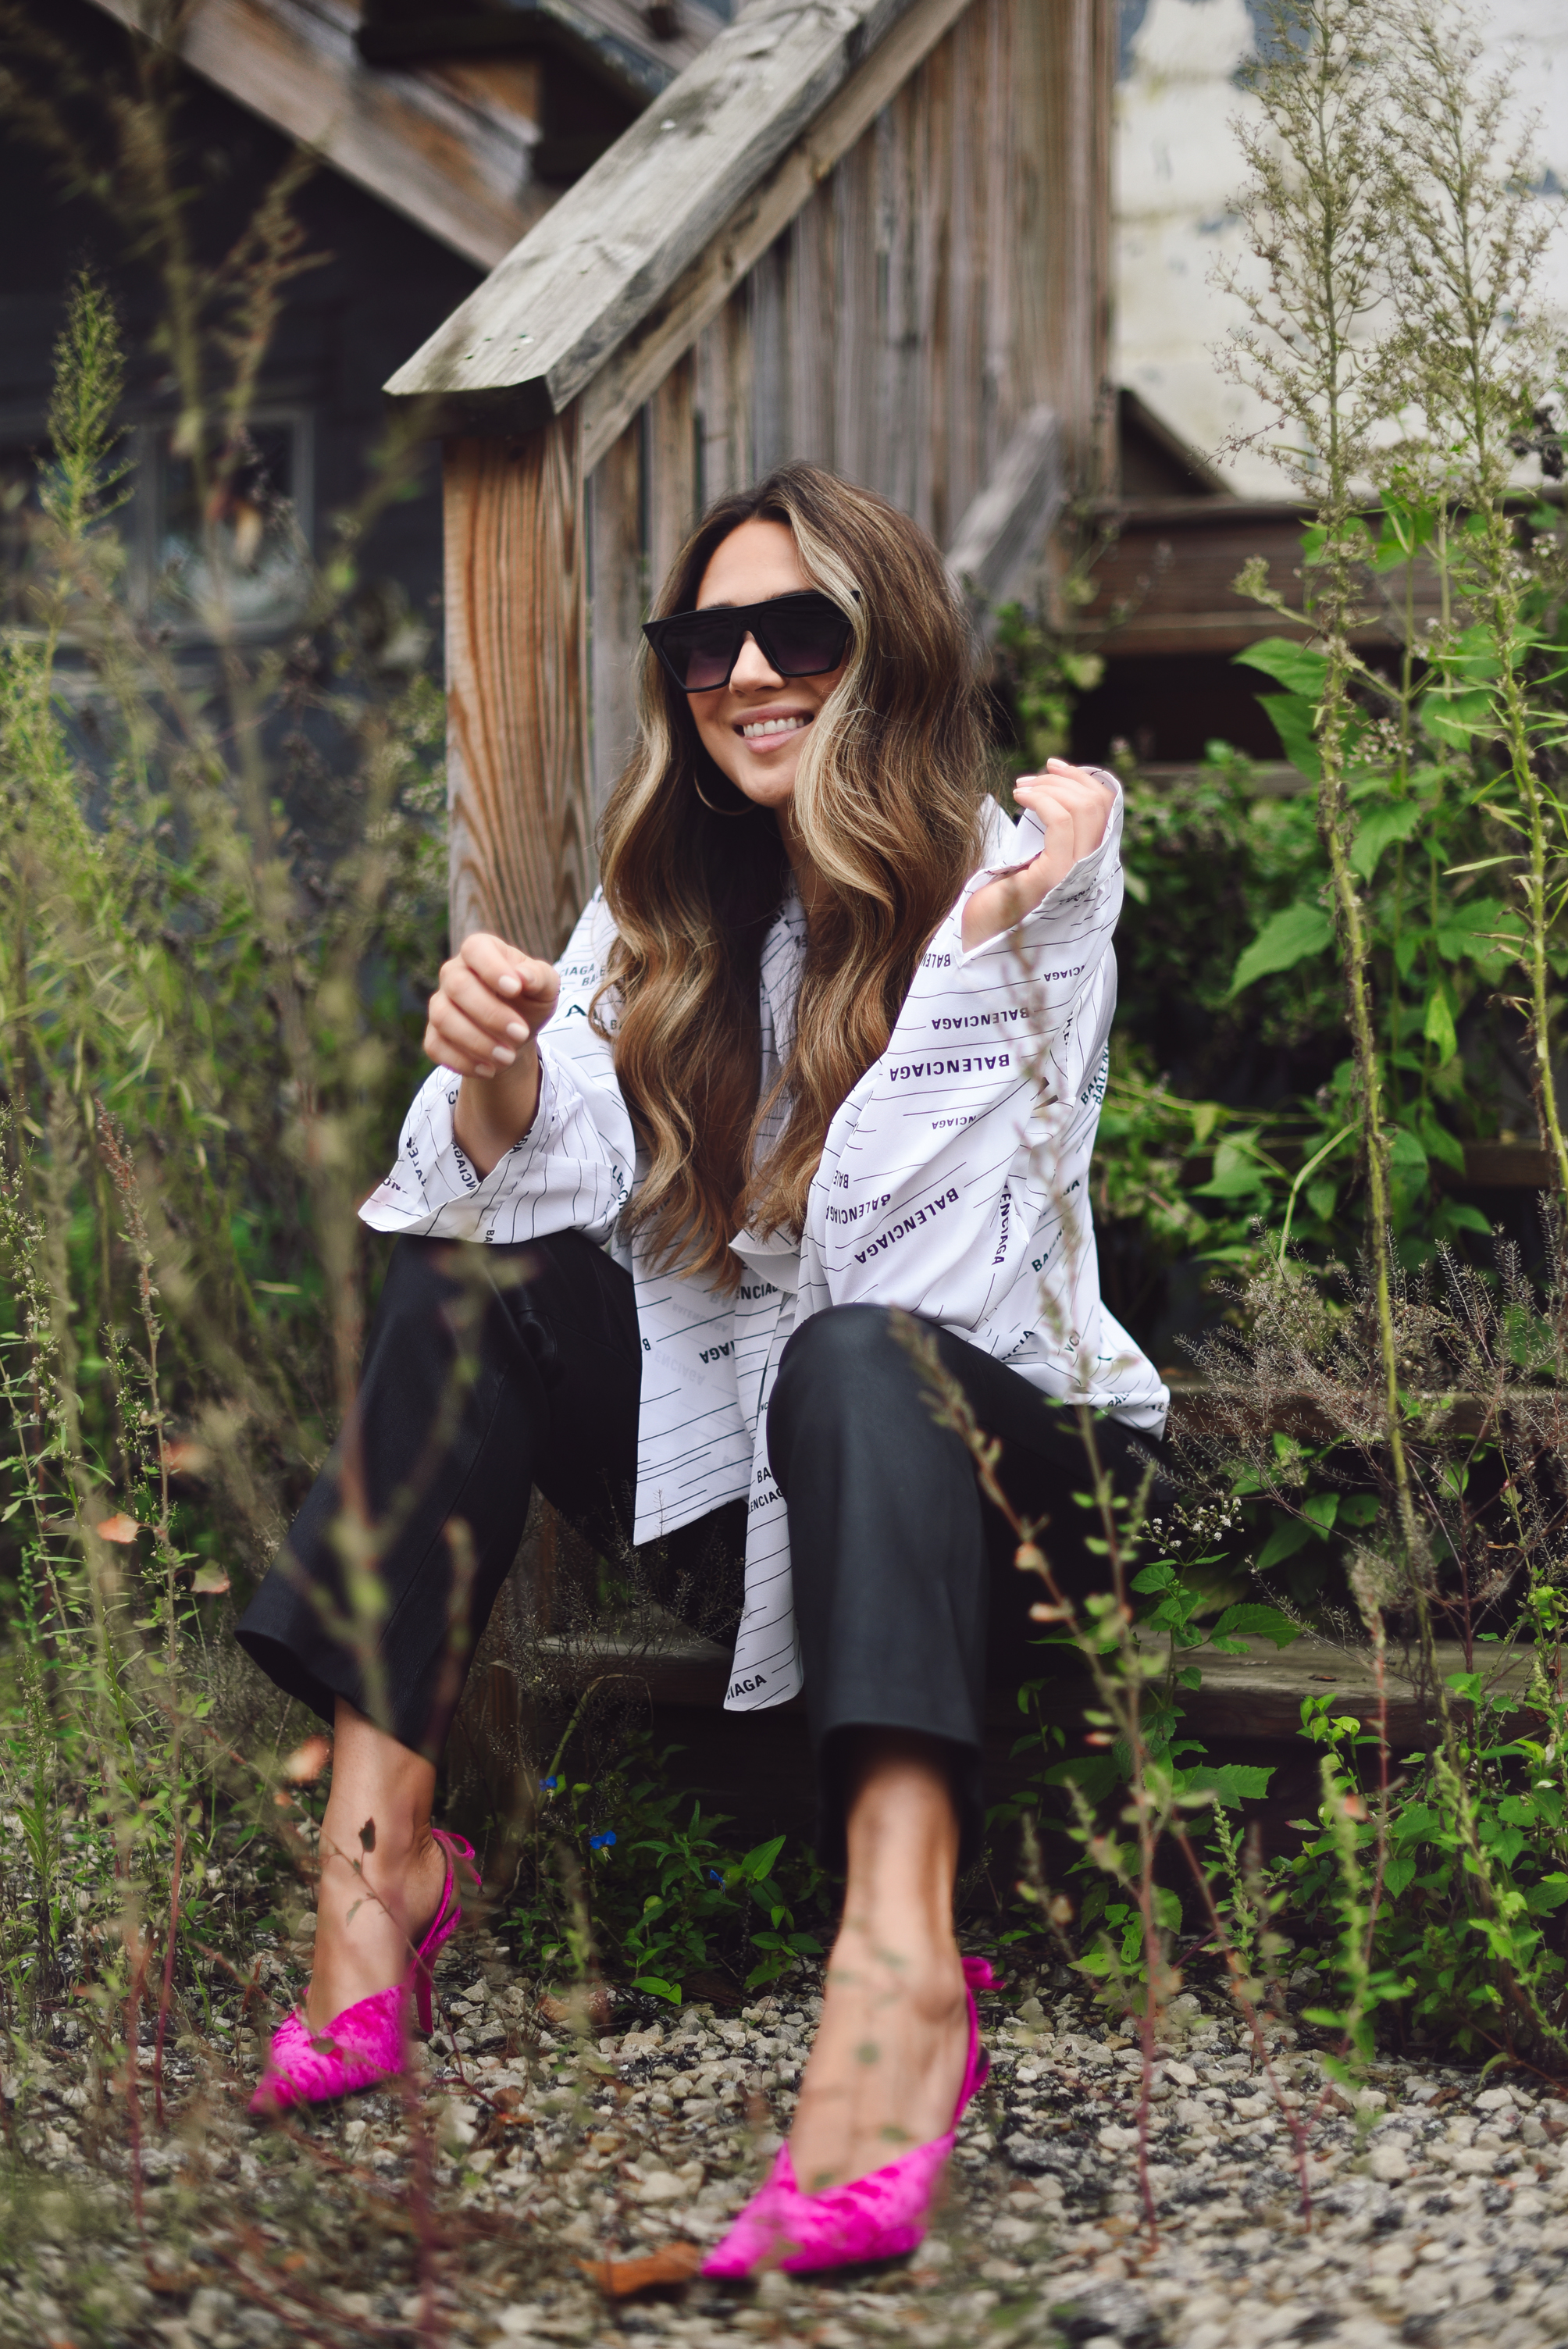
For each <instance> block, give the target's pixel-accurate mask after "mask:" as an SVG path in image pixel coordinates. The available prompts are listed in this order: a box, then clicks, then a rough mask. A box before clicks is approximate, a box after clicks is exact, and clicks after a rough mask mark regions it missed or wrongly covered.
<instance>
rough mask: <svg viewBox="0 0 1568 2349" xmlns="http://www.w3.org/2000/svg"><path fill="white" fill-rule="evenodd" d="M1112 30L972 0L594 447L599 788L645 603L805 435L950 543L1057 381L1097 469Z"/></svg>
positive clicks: (591, 487) (620, 736)
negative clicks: (639, 403)
mask: <svg viewBox="0 0 1568 2349" xmlns="http://www.w3.org/2000/svg"><path fill="white" fill-rule="evenodd" d="M1110 36H1111V14H1110V11H1109V9H1108V8H1107V7H1106V6H1105V5H1103V0H971V5H969V6H968V7H967V8H966V9H965V12H964V13H963V15H962V16H959V17H958V19H957V21H956V23H954V26H952V28H951V30H950V31H948V32H947V33H946V34H945V35H944V37H943V38H942V39H941V40H940V41H939V42H938V43H937V45H936V47H934V49H932V50H931V52H930V54H929V55H928V56H927V57H925V58H924V60H923V63H921V64H920V65H919V66H918V67H917V68H916V69H915V71H914V72H913V74H912V75H911V76H910V77H909V78H908V79H907V80H906V81H905V82H904V83H903V87H902V88H899V89H898V90H897V91H896V92H895V93H894V95H893V96H892V98H891V99H890V100H889V102H888V103H887V104H886V105H884V106H883V107H882V109H881V111H880V112H879V113H878V114H877V115H876V116H875V118H874V119H873V120H872V122H871V123H870V125H869V127H868V128H867V129H865V130H864V131H863V132H862V133H861V136H860V137H859V139H858V140H856V142H855V143H854V144H853V145H852V146H851V148H850V149H849V150H848V151H847V152H846V153H845V154H843V155H842V156H841V158H840V160H838V161H837V162H836V163H835V164H834V165H833V167H832V169H831V170H830V171H828V172H827V173H826V174H825V176H823V177H822V179H821V180H820V181H819V183H818V185H817V187H816V190H815V192H814V193H812V194H811V195H810V197H809V198H808V200H807V202H805V204H804V206H803V207H802V209H800V210H799V212H797V213H796V215H795V217H794V218H793V219H792V220H791V221H790V222H789V225H788V226H787V227H786V228H785V229H784V231H783V233H781V234H780V235H779V237H778V238H777V239H776V240H775V241H774V243H772V244H771V245H770V246H769V248H768V250H767V251H766V252H765V253H763V254H762V255H761V258H760V259H759V260H758V261H757V263H756V264H754V265H753V267H752V268H751V269H750V271H749V272H748V274H747V275H746V276H745V277H744V278H742V280H741V281H740V283H739V284H738V285H737V286H736V288H735V291H734V292H733V293H732V294H731V295H730V296H729V298H728V300H727V302H726V303H725V304H724V305H723V307H722V308H721V309H720V310H719V311H718V313H717V316H714V317H712V318H711V319H710V320H709V322H708V323H707V325H706V326H704V327H703V328H702V329H701V331H700V332H699V333H698V334H697V336H696V340H695V343H694V345H693V346H692V347H691V348H690V350H689V353H688V354H686V356H684V357H681V358H679V359H678V360H677V361H676V364H675V366H674V367H672V369H671V371H670V372H669V374H668V375H667V376H666V377H665V380H664V382H663V383H662V384H661V385H660V386H659V388H658V389H657V390H656V391H655V394H654V396H653V398H651V399H650V400H649V401H648V403H647V405H646V407H645V409H644V410H643V411H642V413H641V414H640V415H639V416H638V417H637V418H636V419H634V421H633V422H632V423H631V424H630V425H629V426H628V427H627V428H626V429H625V430H624V431H623V432H622V433H621V435H620V436H619V438H618V439H617V440H615V441H614V443H613V445H612V446H611V448H610V449H609V450H608V452H607V453H606V454H605V455H604V456H603V458H602V459H601V460H600V461H599V462H598V464H597V465H596V466H595V467H594V468H593V472H592V474H591V475H590V477H589V482H588V492H587V494H588V499H589V504H590V511H591V514H592V525H591V528H592V537H593V599H592V600H593V615H592V656H591V657H592V661H593V754H592V763H593V799H594V804H595V807H596V808H597V807H598V806H601V805H602V804H603V799H604V796H605V794H606V793H607V792H608V791H609V788H610V786H611V784H612V782H613V781H614V777H615V775H616V774H617V772H618V771H619V770H620V767H621V765H622V763H623V761H624V758H625V755H626V751H627V749H628V747H629V745H630V742H631V739H632V731H633V726H634V687H633V681H632V680H633V677H634V667H635V662H636V657H637V627H638V623H639V621H640V619H641V617H642V615H643V612H644V611H645V608H646V601H647V598H648V597H650V596H651V595H653V594H654V593H655V592H656V590H657V586H658V583H659V581H660V580H661V579H662V578H663V576H664V574H665V571H666V570H667V568H668V566H669V564H670V561H671V559H672V558H673V556H674V554H675V553H676V549H677V547H678V546H679V544H680V543H681V540H682V538H683V537H684V535H685V534H686V532H687V531H688V530H689V529H690V527H691V525H692V523H694V522H695V520H696V515H697V513H698V512H699V511H700V509H701V507H702V505H703V504H704V503H706V502H707V501H709V500H711V499H713V498H715V497H717V496H720V495H722V494H723V493H724V492H727V491H729V490H732V489H738V488H741V487H744V486H745V485H746V484H747V483H748V482H750V481H755V480H757V479H758V477H759V476H760V475H761V474H763V473H765V472H766V471H768V470H769V467H770V466H772V465H775V464H777V463H778V462H779V460H782V459H784V458H787V457H804V458H808V459H810V460H812V461H813V462H815V463H818V464H822V465H826V466H829V467H830V468H831V469H832V470H833V471H837V472H841V473H843V474H845V475H847V476H848V477H849V478H851V479H852V480H854V481H861V482H863V483H865V484H866V485H867V486H868V487H870V488H872V489H875V490H880V491H881V492H882V493H883V494H884V495H885V496H887V497H889V498H891V499H892V500H893V502H895V503H896V504H898V505H900V506H902V507H903V508H904V510H905V511H906V512H909V513H912V514H913V516H914V517H915V519H916V520H917V521H918V522H920V523H923V525H924V527H925V528H926V529H927V530H929V531H930V532H931V533H932V535H933V536H934V538H935V539H936V541H937V543H939V544H940V545H944V546H945V545H947V544H948V543H949V542H950V540H951V538H952V535H953V533H954V527H955V525H956V524H957V523H958V521H959V519H960V517H961V516H962V515H963V513H964V512H965V509H966V508H967V506H968V505H969V503H970V502H971V500H972V499H973V498H975V495H976V494H977V493H978V492H980V491H981V490H983V489H984V488H985V484H986V482H987V481H989V479H990V478H991V475H992V472H993V471H994V470H995V465H996V461H997V459H998V457H999V455H1000V454H1001V452H1002V450H1004V449H1005V448H1006V445H1007V442H1008V440H1009V438H1010V436H1011V435H1012V433H1013V431H1014V430H1015V429H1016V427H1017V426H1018V424H1019V423H1020V421H1021V419H1023V418H1024V417H1026V415H1027V414H1028V412H1029V411H1030V410H1031V409H1034V408H1036V407H1037V406H1038V405H1039V404H1040V403H1042V402H1044V403H1047V404H1048V405H1049V406H1051V407H1052V408H1054V409H1056V411H1057V415H1058V416H1059V417H1060V419H1061V423H1062V429H1063V440H1064V447H1065V450H1066V453H1067V457H1068V466H1069V471H1070V472H1071V473H1072V474H1073V475H1074V476H1075V477H1076V479H1077V480H1078V481H1081V482H1084V483H1085V484H1087V483H1088V482H1090V481H1093V480H1094V479H1095V477H1096V471H1097V465H1098V460H1099V446H1100V441H1101V438H1102V436H1103V433H1104V431H1105V429H1107V421H1108V409H1107V403H1106V400H1105V398H1104V396H1103V391H1102V375H1103V367H1104V352H1105V336H1106V318H1105V315H1104V287H1105V285H1106V257H1105V253H1104V238H1105V233H1106V227H1105V223H1106V222H1107V220H1108V218H1109V202H1108V195H1107V187H1108V172H1109V101H1110V87H1111V80H1110V74H1111V55H1110ZM634 550H635V555H634ZM634 562H635V568H636V571H637V574H638V575H637V577H636V580H635V582H634V581H633V579H632V575H631V574H632V568H633V564H634Z"/></svg>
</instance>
